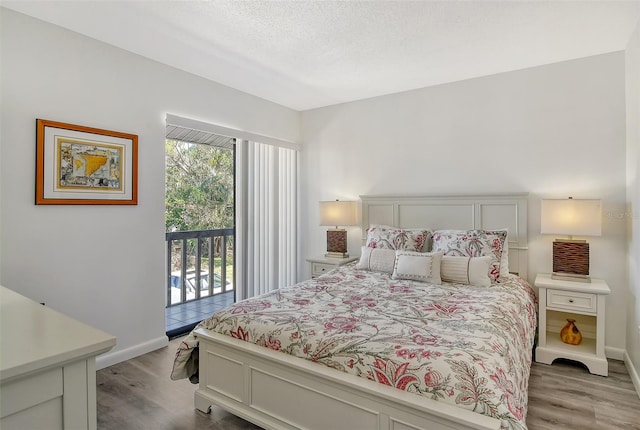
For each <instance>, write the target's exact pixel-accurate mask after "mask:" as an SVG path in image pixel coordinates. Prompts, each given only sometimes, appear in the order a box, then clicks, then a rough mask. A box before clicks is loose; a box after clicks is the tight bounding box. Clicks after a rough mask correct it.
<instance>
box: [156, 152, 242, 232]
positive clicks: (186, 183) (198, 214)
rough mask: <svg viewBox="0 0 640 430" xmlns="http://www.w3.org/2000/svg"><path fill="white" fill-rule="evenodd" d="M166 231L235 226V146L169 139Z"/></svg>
mask: <svg viewBox="0 0 640 430" xmlns="http://www.w3.org/2000/svg"><path fill="white" fill-rule="evenodd" d="M165 154H166V169H165V171H166V190H165V208H166V209H165V210H166V213H165V220H166V229H167V231H184V230H207V229H215V228H226V227H233V225H234V218H233V208H234V200H233V198H234V177H233V171H234V159H233V150H231V149H225V148H217V147H213V146H209V145H201V144H192V143H185V142H178V141H175V140H167V141H166V144H165Z"/></svg>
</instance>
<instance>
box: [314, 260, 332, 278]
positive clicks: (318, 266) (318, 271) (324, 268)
mask: <svg viewBox="0 0 640 430" xmlns="http://www.w3.org/2000/svg"><path fill="white" fill-rule="evenodd" d="M336 267H337V266H335V265H333V264H322V263H313V264H312V265H311V275H312V276H318V275H322V274H323V273H327V272H328V271H329V270H331V269H335V268H336Z"/></svg>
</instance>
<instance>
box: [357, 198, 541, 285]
mask: <svg viewBox="0 0 640 430" xmlns="http://www.w3.org/2000/svg"><path fill="white" fill-rule="evenodd" d="M360 199H361V200H362V232H363V240H366V235H367V228H368V227H369V226H370V225H372V224H385V225H392V226H396V227H404V228H416V227H426V228H429V229H431V230H439V229H457V230H458V229H459V230H468V229H485V230H493V229H503V228H506V229H507V230H508V235H507V241H508V242H509V271H510V272H512V273H517V274H518V275H520V277H522V278H524V279H527V275H528V273H527V268H528V252H527V251H528V249H529V247H528V244H529V242H528V238H527V200H528V194H527V193H522V194H497V195H470V196H446V195H432V196H424V195H397V196H396V195H384V196H360Z"/></svg>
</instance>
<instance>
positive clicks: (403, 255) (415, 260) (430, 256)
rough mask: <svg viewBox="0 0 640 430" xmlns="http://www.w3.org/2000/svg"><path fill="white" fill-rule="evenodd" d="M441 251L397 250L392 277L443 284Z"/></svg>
mask: <svg viewBox="0 0 640 430" xmlns="http://www.w3.org/2000/svg"><path fill="white" fill-rule="evenodd" d="M441 262H442V253H441V252H413V251H402V250H397V251H396V261H395V264H394V265H393V274H392V275H391V279H408V280H411V281H420V282H429V283H430V284H437V285H440V284H442V279H440V264H441Z"/></svg>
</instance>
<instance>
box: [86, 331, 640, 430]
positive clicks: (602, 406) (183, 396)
mask: <svg viewBox="0 0 640 430" xmlns="http://www.w3.org/2000/svg"><path fill="white" fill-rule="evenodd" d="M179 341H180V339H179V338H178V339H174V340H172V341H171V342H170V344H169V347H167V348H162V349H159V350H157V351H153V352H150V353H148V354H145V355H143V356H140V357H137V358H134V359H132V360H129V361H125V362H123V363H119V364H116V365H114V366H111V367H108V368H105V369H102V370H99V371H98V372H97V383H98V393H97V397H98V429H99V430H125V429H153V430H214V429H215V430H259V427H257V426H254V425H253V424H251V423H249V422H247V421H244V420H242V419H240V418H237V417H235V416H233V415H231V414H230V413H228V412H226V411H224V410H222V409H220V408H218V407H215V406H214V407H213V408H212V411H211V413H210V414H208V415H207V414H203V413H202V412H200V411H197V410H195V409H194V407H193V393H194V391H195V389H196V386H195V385H193V384H191V383H190V382H189V381H188V380H186V379H183V380H180V381H172V380H170V379H169V373H170V372H171V366H172V363H173V356H174V353H175V351H176V348H177V344H178V342H179ZM527 424H528V427H529V429H530V430H548V429H558V430H562V429H571V430H600V429H625V430H627V429H628V430H640V399H639V398H638V395H637V394H636V392H635V390H634V387H633V384H632V383H631V379H630V377H629V373H628V372H627V369H626V368H625V365H624V363H623V362H621V361H615V360H609V376H608V377H606V378H605V377H602V376H595V375H591V374H590V373H589V372H588V371H587V370H586V369H585V368H584V367H581V366H580V365H576V364H571V363H558V362H556V363H555V364H553V365H552V366H548V365H544V364H538V363H535V364H534V365H533V366H532V368H531V378H530V380H529V413H528V416H527ZM345 430H347V429H345Z"/></svg>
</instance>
